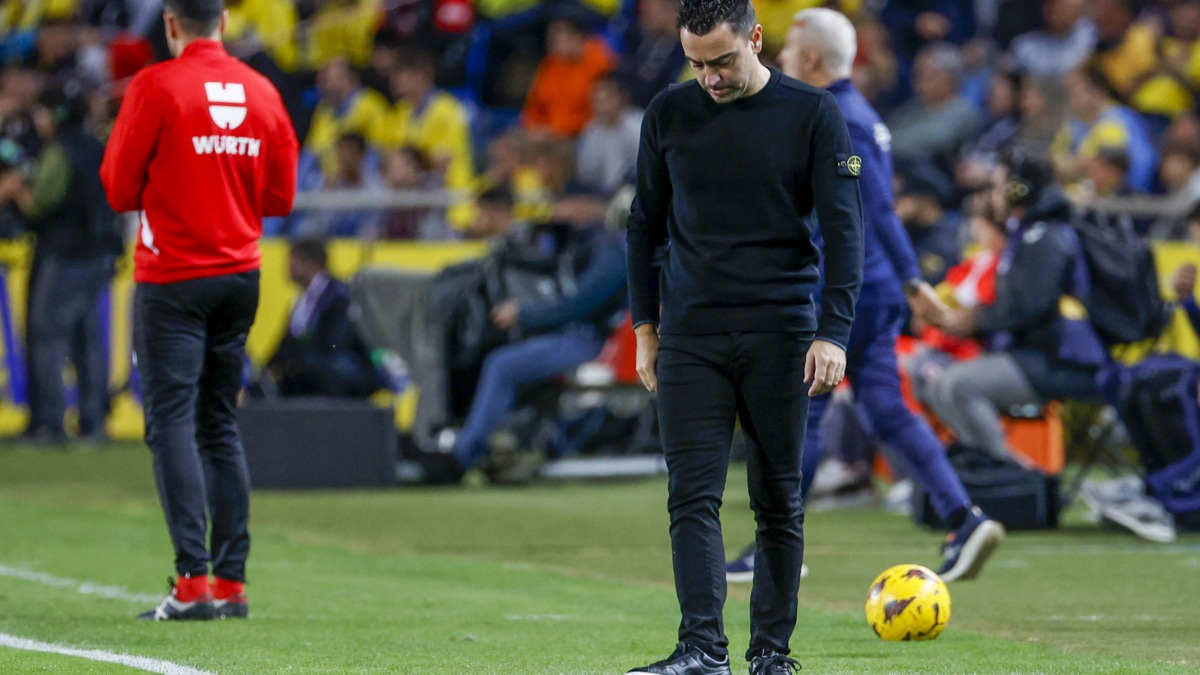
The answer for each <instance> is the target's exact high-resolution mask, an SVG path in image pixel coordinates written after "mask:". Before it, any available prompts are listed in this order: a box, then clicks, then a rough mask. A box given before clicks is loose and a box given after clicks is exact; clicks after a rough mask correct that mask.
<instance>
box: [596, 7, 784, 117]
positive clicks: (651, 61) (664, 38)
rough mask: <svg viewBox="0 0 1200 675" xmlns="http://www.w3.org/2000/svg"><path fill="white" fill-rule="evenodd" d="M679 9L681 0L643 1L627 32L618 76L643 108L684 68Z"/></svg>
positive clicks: (676, 78) (633, 98) (637, 104)
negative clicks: (678, 26)
mask: <svg viewBox="0 0 1200 675" xmlns="http://www.w3.org/2000/svg"><path fill="white" fill-rule="evenodd" d="M678 9H679V0H641V2H639V3H638V16H637V21H636V22H635V23H633V24H632V25H631V26H630V28H629V31H628V32H626V34H625V51H624V55H623V56H622V57H621V62H620V64H619V65H618V66H617V75H618V77H619V78H620V80H621V82H623V83H625V85H626V86H627V87H628V88H629V98H630V100H631V101H632V102H633V104H634V105H636V106H637V107H639V108H645V107H646V106H648V105H650V99H652V98H654V96H655V94H657V93H658V92H660V91H662V90H663V89H666V88H667V86H669V85H670V84H672V83H673V82H675V81H676V80H678V79H679V78H680V74H681V72H682V71H683V67H684V57H683V46H682V45H680V44H679V29H677V28H676V27H675V12H676V11H678ZM790 21H791V20H790V19H789V22H790Z"/></svg>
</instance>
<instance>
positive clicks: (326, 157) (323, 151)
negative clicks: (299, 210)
mask: <svg viewBox="0 0 1200 675" xmlns="http://www.w3.org/2000/svg"><path fill="white" fill-rule="evenodd" d="M317 89H318V91H319V92H320V94H321V102H320V103H319V104H317V109H316V112H314V113H313V118H312V124H311V126H309V128H308V137H307V138H306V139H305V141H304V156H303V157H302V158H301V162H300V186H301V188H302V189H312V188H313V187H315V185H316V184H319V179H320V176H321V175H323V176H325V177H332V176H333V175H334V173H335V171H336V170H337V157H336V154H335V152H334V146H335V145H336V144H337V141H338V139H339V138H341V137H342V136H344V135H345V134H358V135H359V136H362V137H363V139H365V140H366V142H367V143H368V144H370V145H371V146H376V147H377V146H379V145H381V144H382V143H383V142H384V141H385V140H386V135H385V131H386V129H385V127H386V124H385V120H386V117H387V108H388V105H387V99H385V98H384V97H383V95H382V94H380V93H379V92H376V91H372V90H370V89H366V88H364V87H363V86H362V84H361V83H360V82H359V79H358V75H357V74H356V73H355V72H354V71H353V70H352V69H351V68H350V64H349V63H348V62H347V61H346V60H345V59H341V58H335V59H333V60H331V61H330V62H329V63H328V64H327V65H326V66H325V67H324V68H322V69H321V72H320V73H318V74H317ZM314 171H319V174H317V175H313V174H314Z"/></svg>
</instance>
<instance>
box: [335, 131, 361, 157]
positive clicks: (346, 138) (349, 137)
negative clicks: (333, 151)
mask: <svg viewBox="0 0 1200 675" xmlns="http://www.w3.org/2000/svg"><path fill="white" fill-rule="evenodd" d="M337 142H338V145H341V144H343V143H345V144H347V145H353V146H354V149H355V150H357V151H359V152H361V153H366V151H367V139H365V138H363V135H362V134H358V133H354V132H350V133H348V134H342V135H341V136H338V139H337Z"/></svg>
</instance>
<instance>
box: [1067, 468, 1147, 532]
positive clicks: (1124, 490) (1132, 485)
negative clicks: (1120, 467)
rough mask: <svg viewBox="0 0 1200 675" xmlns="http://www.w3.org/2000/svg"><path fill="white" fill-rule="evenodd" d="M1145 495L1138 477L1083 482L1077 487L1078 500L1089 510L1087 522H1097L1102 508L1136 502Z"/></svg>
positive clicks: (1144, 488) (1143, 484)
mask: <svg viewBox="0 0 1200 675" xmlns="http://www.w3.org/2000/svg"><path fill="white" fill-rule="evenodd" d="M1145 494H1146V486H1145V483H1143V482H1142V479H1141V478H1140V477H1138V476H1121V477H1120V478H1115V479H1113V480H1105V481H1099V480H1085V481H1083V484H1082V485H1080V486H1079V498H1080V499H1081V500H1083V503H1084V504H1087V506H1088V508H1089V509H1090V510H1091V513H1090V514H1089V520H1091V521H1092V522H1099V521H1100V517H1101V514H1102V513H1103V512H1104V507H1105V506H1109V505H1112V504H1120V503H1124V502H1129V501H1136V500H1138V499H1140V498H1142V497H1144V496H1145Z"/></svg>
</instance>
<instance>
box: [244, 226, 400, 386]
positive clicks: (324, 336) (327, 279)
mask: <svg viewBox="0 0 1200 675" xmlns="http://www.w3.org/2000/svg"><path fill="white" fill-rule="evenodd" d="M328 258H329V254H328V252H327V251H326V249H325V244H324V242H321V241H319V240H316V239H302V240H300V241H298V242H296V243H295V244H292V249H291V252H290V254H289V257H288V274H289V276H291V279H292V281H293V282H294V283H295V284H296V285H297V286H298V287H299V288H300V297H299V298H297V299H296V304H295V305H294V306H293V307H292V314H291V317H289V319H288V330H287V332H286V333H285V334H284V336H283V340H281V341H280V343H279V348H278V349H276V350H275V354H274V356H272V357H271V360H270V361H268V362H267V368H266V370H265V372H264V373H263V377H262V379H261V380H260V382H261V385H262V389H263V390H264V392H265V393H268V394H270V393H274V392H278V393H279V394H280V395H282V396H338V397H346V398H366V397H368V396H370V395H371V394H373V393H375V392H376V391H378V390H379V389H382V388H383V387H384V386H386V383H385V382H384V381H383V378H382V377H381V376H380V374H379V372H378V371H377V370H376V369H375V366H374V365H373V364H372V363H371V354H370V350H369V349H368V348H367V346H366V344H364V343H363V341H362V338H360V337H359V335H358V331H357V330H355V329H354V324H353V323H352V322H351V321H350V287H349V286H347V285H346V284H345V283H344V282H342V281H339V280H337V279H334V278H333V277H332V276H330V275H329V269H328V266H327V261H328Z"/></svg>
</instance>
